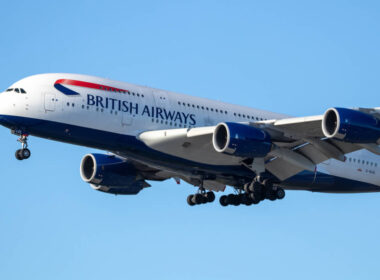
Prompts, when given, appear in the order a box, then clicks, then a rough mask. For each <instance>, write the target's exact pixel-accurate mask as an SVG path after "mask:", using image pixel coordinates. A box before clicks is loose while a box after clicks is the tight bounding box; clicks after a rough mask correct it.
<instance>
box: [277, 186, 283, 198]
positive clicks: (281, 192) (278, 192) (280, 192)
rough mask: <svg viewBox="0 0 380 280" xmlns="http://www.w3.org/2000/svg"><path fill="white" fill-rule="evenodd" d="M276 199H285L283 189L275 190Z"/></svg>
mask: <svg viewBox="0 0 380 280" xmlns="http://www.w3.org/2000/svg"><path fill="white" fill-rule="evenodd" d="M276 197H277V199H283V198H284V197H285V191H284V189H283V188H278V189H277V190H276Z"/></svg>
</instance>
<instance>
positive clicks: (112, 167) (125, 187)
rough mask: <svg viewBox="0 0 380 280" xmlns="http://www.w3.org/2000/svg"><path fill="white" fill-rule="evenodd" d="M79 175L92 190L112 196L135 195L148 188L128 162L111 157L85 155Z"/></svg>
mask: <svg viewBox="0 0 380 280" xmlns="http://www.w3.org/2000/svg"><path fill="white" fill-rule="evenodd" d="M80 175H81V177H82V180H83V181H85V182H87V183H89V184H90V185H91V187H92V188H93V189H95V190H99V191H103V192H107V193H112V194H137V193H138V192H140V190H142V189H143V188H145V187H148V186H149V184H148V183H146V182H145V181H144V179H143V178H142V177H141V176H140V175H139V173H138V171H137V170H136V168H135V167H134V166H133V165H132V164H131V163H130V162H128V161H125V160H124V159H122V158H118V157H116V156H112V155H103V154H88V155H85V156H84V157H83V159H82V162H81V166H80Z"/></svg>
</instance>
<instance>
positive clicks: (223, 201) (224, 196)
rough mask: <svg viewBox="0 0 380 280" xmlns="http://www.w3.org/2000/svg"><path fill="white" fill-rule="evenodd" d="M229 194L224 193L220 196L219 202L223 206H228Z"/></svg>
mask: <svg viewBox="0 0 380 280" xmlns="http://www.w3.org/2000/svg"><path fill="white" fill-rule="evenodd" d="M227 200H228V199H227V196H226V195H222V196H221V197H220V198H219V203H220V205H222V206H223V207H226V206H228V201H227Z"/></svg>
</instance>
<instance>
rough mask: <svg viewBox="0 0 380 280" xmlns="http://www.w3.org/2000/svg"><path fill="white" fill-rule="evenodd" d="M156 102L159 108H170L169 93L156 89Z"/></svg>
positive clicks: (154, 94) (154, 93)
mask: <svg viewBox="0 0 380 280" xmlns="http://www.w3.org/2000/svg"><path fill="white" fill-rule="evenodd" d="M153 96H154V102H155V103H156V106H157V107H159V108H162V109H164V108H169V105H170V104H169V97H168V94H167V93H166V92H164V91H158V90H157V91H154V92H153Z"/></svg>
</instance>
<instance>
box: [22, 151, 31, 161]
mask: <svg viewBox="0 0 380 280" xmlns="http://www.w3.org/2000/svg"><path fill="white" fill-rule="evenodd" d="M21 155H22V158H23V159H28V158H30V155H31V152H30V150H29V149H21Z"/></svg>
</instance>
